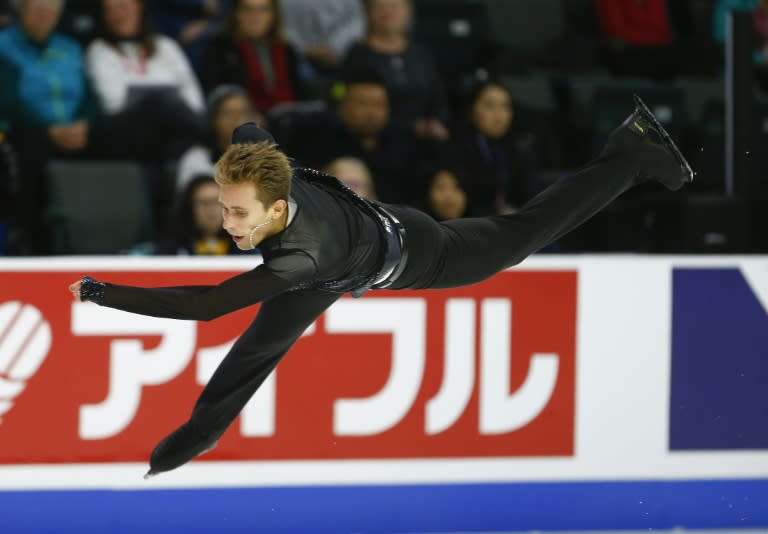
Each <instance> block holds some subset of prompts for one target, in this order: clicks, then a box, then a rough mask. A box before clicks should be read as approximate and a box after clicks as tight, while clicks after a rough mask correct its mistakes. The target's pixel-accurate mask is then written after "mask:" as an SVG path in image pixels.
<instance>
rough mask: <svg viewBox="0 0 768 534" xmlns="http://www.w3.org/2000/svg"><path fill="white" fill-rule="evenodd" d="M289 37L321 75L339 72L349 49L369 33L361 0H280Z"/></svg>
mask: <svg viewBox="0 0 768 534" xmlns="http://www.w3.org/2000/svg"><path fill="white" fill-rule="evenodd" d="M280 6H281V8H282V13H283V18H284V22H285V37H286V39H287V40H288V41H289V42H290V43H291V44H293V46H295V47H296V49H297V50H298V51H299V52H301V53H302V54H303V55H304V57H306V58H307V59H308V60H309V62H310V63H311V65H312V66H313V67H314V69H315V70H316V71H317V72H319V73H321V74H326V73H328V74H333V73H335V72H336V69H337V68H338V66H339V64H340V62H341V60H342V59H343V58H344V56H345V55H346V53H347V50H348V49H349V47H350V46H352V45H353V44H354V43H355V42H356V41H357V40H359V39H361V38H362V37H363V36H364V35H365V13H364V12H363V7H362V5H361V3H360V0H312V1H311V2H307V1H306V0H280Z"/></svg>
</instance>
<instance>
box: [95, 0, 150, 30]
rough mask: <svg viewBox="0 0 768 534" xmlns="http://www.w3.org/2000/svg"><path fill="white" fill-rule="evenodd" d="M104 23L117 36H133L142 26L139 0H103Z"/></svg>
mask: <svg viewBox="0 0 768 534" xmlns="http://www.w3.org/2000/svg"><path fill="white" fill-rule="evenodd" d="M102 6H103V12H104V23H105V24H106V25H107V28H109V31H110V32H111V33H112V34H114V35H116V36H117V37H133V36H134V35H136V34H137V33H139V29H140V27H141V2H139V0H102Z"/></svg>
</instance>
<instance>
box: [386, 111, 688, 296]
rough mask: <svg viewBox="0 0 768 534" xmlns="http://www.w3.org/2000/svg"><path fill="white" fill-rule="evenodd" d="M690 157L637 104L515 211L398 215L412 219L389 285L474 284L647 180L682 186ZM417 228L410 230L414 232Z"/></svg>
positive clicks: (433, 285) (394, 286)
mask: <svg viewBox="0 0 768 534" xmlns="http://www.w3.org/2000/svg"><path fill="white" fill-rule="evenodd" d="M691 178H692V173H691V171H690V167H689V166H688V164H687V162H685V160H684V159H683V158H682V155H681V154H680V153H679V151H678V150H677V148H676V147H675V146H674V144H673V143H672V142H671V140H670V139H669V138H668V136H666V132H663V129H661V127H660V125H658V123H656V122H655V119H654V118H653V116H652V115H651V114H650V112H649V111H648V110H647V108H645V107H644V105H642V103H638V108H637V109H636V111H635V113H633V114H632V115H630V117H629V118H628V119H627V120H626V121H625V122H624V123H623V124H622V125H621V126H620V127H619V128H617V129H616V130H615V131H614V132H613V134H612V135H611V137H610V139H609V140H608V143H607V144H606V147H605V149H604V150H603V152H602V154H601V155H600V157H599V158H597V159H596V160H594V161H593V162H591V163H590V164H588V165H586V166H585V167H584V168H582V169H581V170H579V171H577V172H575V173H574V174H573V175H571V176H569V177H568V178H566V179H563V180H560V181H559V182H557V183H555V184H553V185H552V186H550V187H549V188H547V189H546V190H544V191H542V192H541V193H540V194H539V195H537V196H536V197H534V198H533V199H532V200H531V201H529V202H528V203H527V204H526V205H525V206H523V207H522V208H521V209H520V211H518V212H517V213H514V214H511V215H496V216H491V217H483V218H467V219H456V220H452V221H447V222H445V223H442V224H440V225H430V224H428V223H427V222H426V221H425V220H424V219H422V218H419V216H417V215H414V214H412V213H408V212H402V213H399V215H401V217H402V218H403V219H405V221H406V222H407V223H408V222H409V223H410V226H411V228H409V225H408V224H407V225H406V229H407V234H408V236H409V258H408V263H410V265H408V263H406V267H405V270H404V272H403V275H402V276H401V278H400V279H398V280H397V281H396V282H395V284H393V286H392V288H393V289H395V288H402V287H431V288H446V287H456V286H461V285H466V284H471V283H474V282H478V281H480V280H484V279H486V278H488V277H490V276H492V275H493V274H495V273H497V272H499V271H501V270H503V269H505V268H507V267H510V266H512V265H516V264H517V263H519V262H521V261H522V260H523V259H525V258H526V257H528V256H529V255H531V254H532V253H534V252H536V251H537V250H539V249H541V248H542V247H544V246H546V245H548V244H549V243H551V242H553V241H555V240H557V239H559V238H560V237H561V236H563V235H564V234H565V233H567V232H569V231H571V230H573V229H574V228H576V227H577V226H579V225H580V224H582V223H583V222H585V221H586V220H587V219H589V218H590V217H592V216H593V215H594V214H596V213H597V212H598V211H600V210H601V209H602V208H604V207H605V206H606V205H608V204H609V203H610V202H611V201H613V200H614V199H615V198H616V197H618V196H619V195H620V194H621V193H623V192H624V191H626V190H627V189H629V188H630V187H632V186H633V185H635V184H637V183H640V182H644V181H647V180H655V181H658V182H661V183H663V184H664V185H665V186H667V187H668V188H670V189H677V188H679V187H681V186H682V185H683V184H684V183H685V182H688V181H690V180H691ZM412 230H413V231H412Z"/></svg>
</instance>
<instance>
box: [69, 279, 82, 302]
mask: <svg viewBox="0 0 768 534" xmlns="http://www.w3.org/2000/svg"><path fill="white" fill-rule="evenodd" d="M82 285H83V281H82V280H78V281H77V282H74V283H72V284H70V285H69V290H70V291H71V292H72V296H73V297H74V298H75V300H80V287H81V286H82Z"/></svg>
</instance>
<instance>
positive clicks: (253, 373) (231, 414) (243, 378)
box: [150, 290, 340, 474]
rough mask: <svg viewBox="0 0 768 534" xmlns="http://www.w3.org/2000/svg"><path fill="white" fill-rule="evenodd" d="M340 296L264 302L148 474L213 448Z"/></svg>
mask: <svg viewBox="0 0 768 534" xmlns="http://www.w3.org/2000/svg"><path fill="white" fill-rule="evenodd" d="M339 297H340V295H339V294H338V293H331V292H327V291H310V290H302V291H292V292H288V293H283V294H281V295H278V296H277V297H275V298H273V299H271V300H268V301H266V302H264V303H263V304H262V305H261V309H260V310H259V313H258V315H257V316H256V318H255V319H254V321H253V323H252V324H251V325H250V326H249V327H248V329H247V330H246V331H245V332H244V333H243V335H242V336H240V338H239V339H238V340H237V341H236V342H235V344H234V345H233V346H232V348H231V349H230V351H229V353H228V354H227V356H226V357H225V358H224V360H223V361H222V362H221V364H220V365H219V367H218V368H217V369H216V372H215V373H214V374H213V376H212V377H211V379H210V381H209V382H208V384H207V385H206V386H205V389H204V390H203V392H202V394H201V395H200V398H199V399H198V401H197V403H196V404H195V407H194V410H193V411H192V417H191V418H190V419H189V421H187V422H186V423H184V425H182V426H181V427H180V428H178V429H177V430H176V431H174V432H173V433H172V434H170V435H169V436H167V437H166V438H165V439H163V440H162V441H161V442H160V443H159V444H158V445H157V447H155V450H154V451H153V452H152V457H151V459H150V474H155V473H159V472H162V471H169V470H171V469H175V468H176V467H179V466H180V465H183V464H184V463H186V462H188V461H189V460H191V459H192V458H194V457H195V456H197V455H199V454H201V453H203V452H205V451H206V450H208V449H211V448H213V446H214V445H215V444H216V441H217V440H218V439H219V437H220V436H221V435H222V434H223V433H224V431H225V430H226V429H227V427H228V426H229V425H230V423H231V422H232V421H233V420H234V419H235V417H237V415H238V414H239V413H240V411H241V410H242V408H243V406H245V404H246V403H247V402H248V400H249V399H250V398H251V396H253V394H254V393H255V392H256V390H257V389H258V388H259V386H260V385H261V384H262V382H264V380H265V379H266V378H267V376H268V375H269V373H270V372H272V370H273V369H274V368H275V366H276V365H277V363H278V362H279V361H280V359H281V358H282V357H283V356H284V355H285V353H286V352H287V351H288V349H289V348H290V347H291V346H292V345H293V343H294V342H295V341H296V340H297V339H298V338H299V337H300V336H301V334H302V333H303V332H304V330H306V328H307V327H308V326H309V325H310V324H312V321H314V320H315V319H316V318H317V317H318V316H319V315H320V314H321V313H323V311H324V310H325V309H326V308H328V306H330V305H331V304H333V303H334V302H335V301H336V300H337V299H338V298H339Z"/></svg>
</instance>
